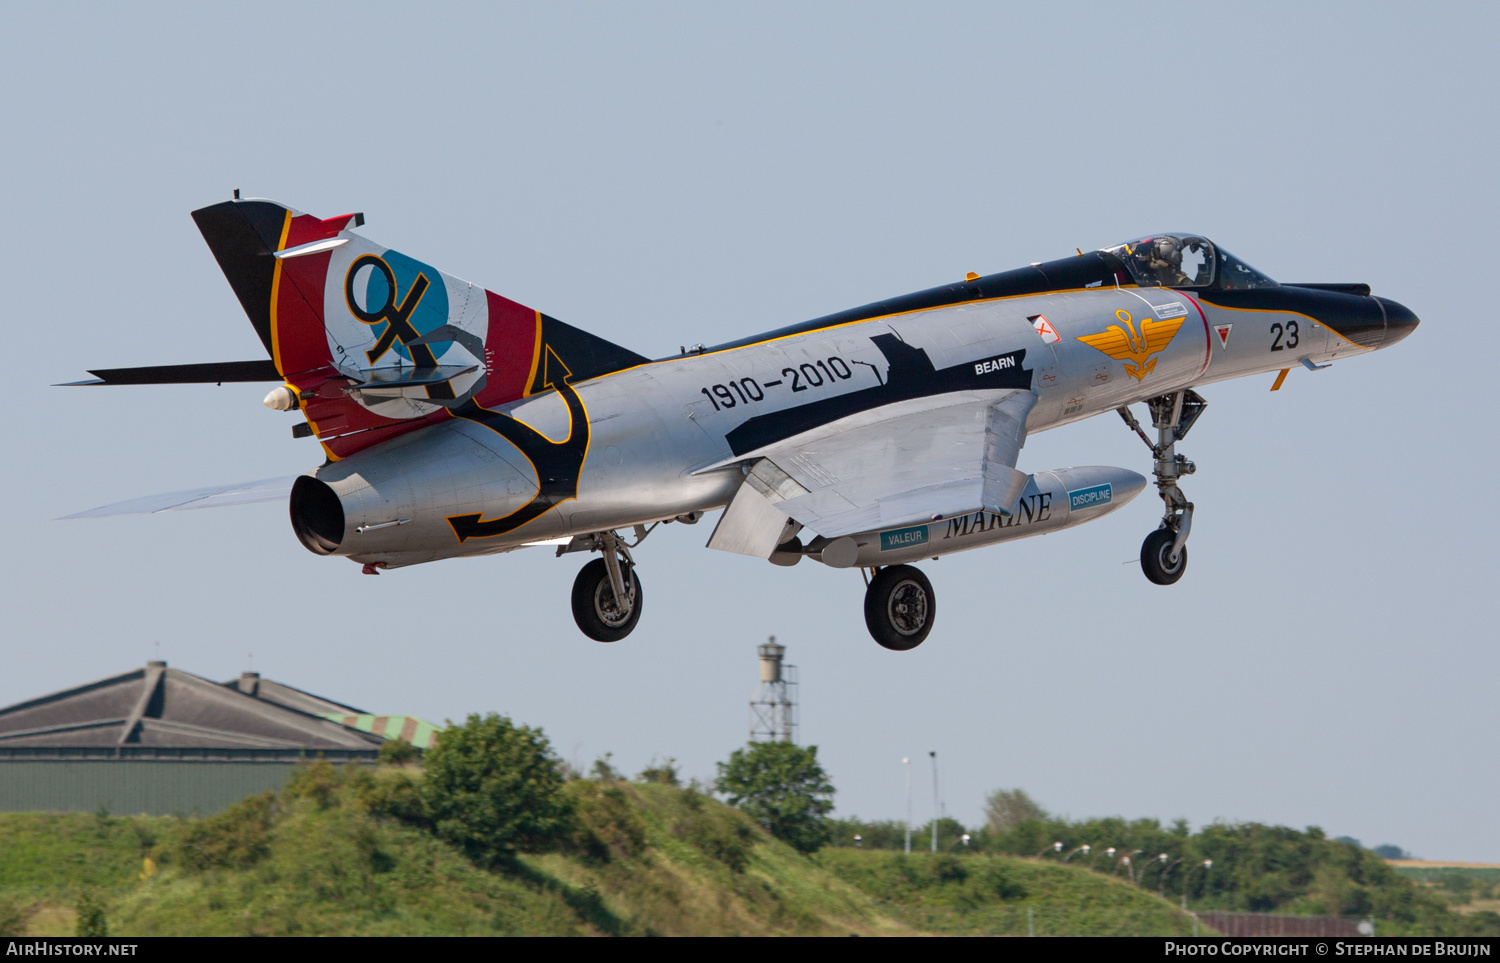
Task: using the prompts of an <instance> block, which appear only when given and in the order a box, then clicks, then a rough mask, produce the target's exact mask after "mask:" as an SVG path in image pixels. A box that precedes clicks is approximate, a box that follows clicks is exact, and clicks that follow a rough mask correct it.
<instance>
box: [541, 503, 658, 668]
mask: <svg viewBox="0 0 1500 963" xmlns="http://www.w3.org/2000/svg"><path fill="white" fill-rule="evenodd" d="M652 527H653V528H654V527H655V526H652ZM649 532H650V529H648V528H645V527H644V526H636V540H635V542H634V545H639V544H641V542H642V541H643V540H644V539H645V537H646V535H647V534H649ZM632 547H633V545H627V544H626V543H625V540H624V539H622V538H620V536H618V535H616V534H615V533H614V532H595V533H594V534H592V535H579V536H577V537H576V538H574V539H573V541H572V542H570V543H569V544H568V545H566V546H561V547H559V548H558V550H557V554H559V555H562V554H564V553H566V552H579V551H594V552H601V553H603V555H604V557H603V558H596V559H594V560H593V561H592V562H589V563H588V564H587V565H585V566H584V567H583V569H582V570H581V571H580V572H579V573H578V577H577V578H575V579H574V580H573V621H574V622H577V623H578V628H579V629H580V630H581V631H582V632H583V634H584V635H586V636H588V637H589V638H591V639H593V640H594V641H595V642H618V641H620V640H621V639H623V638H625V636H627V635H629V634H630V633H631V632H632V631H633V630H634V629H635V624H636V623H637V622H639V621H640V620H641V603H642V602H643V601H644V599H645V595H644V593H643V592H642V591H641V580H640V578H639V577H638V576H637V575H636V574H635V559H634V558H632V557H631V555H630V549H631V548H632Z"/></svg>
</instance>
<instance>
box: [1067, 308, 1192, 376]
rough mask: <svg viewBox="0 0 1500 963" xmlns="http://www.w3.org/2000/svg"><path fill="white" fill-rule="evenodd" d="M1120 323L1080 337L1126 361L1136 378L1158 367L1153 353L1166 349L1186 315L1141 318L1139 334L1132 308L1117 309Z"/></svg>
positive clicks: (1129, 373) (1117, 358)
mask: <svg viewBox="0 0 1500 963" xmlns="http://www.w3.org/2000/svg"><path fill="white" fill-rule="evenodd" d="M1115 317H1117V318H1119V319H1120V323H1119V324H1112V325H1110V326H1109V327H1108V328H1106V329H1105V330H1104V331H1101V332H1100V333H1098V334H1086V335H1084V336H1083V337H1081V338H1079V339H1078V340H1079V341H1082V342H1083V343H1084V344H1086V345H1088V346H1089V347H1091V348H1096V349H1098V350H1099V351H1102V352H1104V353H1105V354H1107V355H1109V356H1110V357H1111V358H1114V359H1115V360H1116V361H1123V362H1125V373H1126V374H1128V375H1130V377H1132V378H1134V379H1135V380H1137V381H1144V380H1145V378H1146V375H1148V374H1150V373H1151V372H1153V371H1155V370H1156V359H1155V358H1154V357H1152V355H1155V354H1159V353H1160V352H1162V351H1165V350H1166V347H1167V345H1169V344H1171V343H1172V339H1173V338H1174V337H1176V336H1177V329H1178V328H1180V327H1182V322H1184V321H1186V320H1187V318H1186V317H1185V316H1184V317H1181V318H1172V319H1171V320H1167V321H1157V320H1153V319H1151V318H1143V319H1141V330H1140V333H1139V334H1137V333H1136V330H1135V322H1134V321H1132V320H1131V318H1130V312H1129V311H1116V312H1115Z"/></svg>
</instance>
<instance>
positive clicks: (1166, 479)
mask: <svg viewBox="0 0 1500 963" xmlns="http://www.w3.org/2000/svg"><path fill="white" fill-rule="evenodd" d="M1146 406H1147V407H1148V408H1150V409H1151V426H1152V427H1153V428H1155V429H1156V437H1157V441H1156V444H1154V445H1153V444H1152V443H1151V439H1150V438H1148V437H1146V432H1145V431H1143V430H1142V429H1141V424H1140V422H1138V421H1136V420H1135V415H1132V414H1131V413H1130V409H1129V408H1128V407H1122V408H1118V409H1116V410H1117V411H1118V412H1119V414H1120V417H1121V418H1123V419H1125V424H1127V425H1129V426H1130V428H1131V430H1132V431H1134V432H1135V433H1136V434H1137V435H1139V436H1140V439H1141V441H1143V442H1145V443H1146V447H1148V448H1150V449H1151V457H1152V461H1153V464H1152V467H1151V473H1152V474H1153V475H1155V476H1156V490H1157V492H1158V493H1159V494H1160V495H1161V500H1162V503H1163V504H1164V505H1165V506H1166V511H1165V512H1164V513H1163V514H1162V519H1161V526H1160V527H1159V528H1157V530H1156V531H1154V532H1152V533H1151V534H1150V535H1147V536H1146V541H1145V542H1144V543H1142V545H1141V571H1142V572H1144V573H1145V574H1146V578H1148V579H1150V580H1151V581H1152V582H1154V583H1156V584H1157V585H1171V584H1172V583H1174V582H1176V581H1177V580H1178V579H1180V578H1182V573H1183V572H1185V571H1187V539H1188V533H1189V532H1190V531H1192V528H1193V503H1192V502H1190V501H1188V500H1187V496H1186V495H1184V494H1183V493H1182V489H1180V488H1178V487H1177V480H1178V479H1179V478H1181V477H1182V476H1183V475H1191V474H1192V473H1193V472H1195V471H1197V470H1198V466H1196V465H1194V464H1193V463H1192V462H1190V461H1188V460H1187V458H1186V457H1184V456H1182V455H1179V454H1177V451H1176V445H1177V442H1179V441H1181V440H1182V439H1184V438H1186V437H1187V433H1188V432H1189V431H1191V430H1192V427H1193V424H1194V423H1195V422H1197V420H1198V416H1199V415H1201V414H1203V409H1204V408H1206V407H1208V402H1207V401H1204V400H1203V398H1202V396H1200V395H1199V394H1198V393H1197V392H1196V391H1193V390H1192V389H1191V388H1184V389H1183V390H1182V391H1176V392H1173V393H1172V394H1169V395H1162V396H1161V397H1159V398H1151V399H1149V400H1147V402H1146Z"/></svg>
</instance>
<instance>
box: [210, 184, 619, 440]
mask: <svg viewBox="0 0 1500 963" xmlns="http://www.w3.org/2000/svg"><path fill="white" fill-rule="evenodd" d="M193 220H194V221H195V222H197V224H198V229H199V231H201V232H202V234H203V239H204V240H205V241H207V242H208V246H209V248H210V249H211V250H212V251H213V253H214V257H215V258H216V259H217V260H218V262H219V267H220V268H221V269H222V270H223V271H224V276H225V277H226V278H228V280H229V284H230V286H231V287H232V288H233V289H234V293H235V295H236V296H238V297H239V299H240V304H241V305H242V306H243V307H244V309H245V313H246V314H247V315H248V316H249V317H250V323H251V324H252V325H253V326H254V327H255V331H256V334H258V335H259V336H260V339H261V341H262V342H263V343H264V344H265V346H266V350H267V351H268V352H269V353H270V355H271V357H272V359H273V361H274V362H275V365H276V370H277V371H279V372H280V373H281V375H282V377H283V378H285V379H286V381H287V383H288V384H289V385H291V386H292V387H293V388H294V389H296V393H297V395H298V397H299V398H300V399H301V401H302V408H303V410H304V412H305V413H306V415H307V419H308V423H309V425H310V426H311V432H312V433H314V434H316V435H317V436H318V438H319V440H320V441H322V442H323V444H324V447H325V448H327V449H328V452H329V454H330V455H331V456H333V457H335V458H339V457H343V456H345V455H348V454H350V453H352V452H354V451H358V450H359V449H361V448H367V447H369V446H370V445H373V444H376V443H378V442H380V441H384V440H385V439H387V438H391V437H393V436H395V435H397V434H402V433H404V432H406V431H411V430H413V429H415V428H419V427H421V426H422V425H424V424H428V423H431V422H434V421H438V420H442V419H444V418H447V417H449V411H450V410H451V409H453V408H455V407H457V406H458V405H461V404H463V403H465V402H467V401H469V400H471V399H472V400H474V401H477V402H478V403H479V404H481V405H484V406H486V407H494V406H496V405H502V404H505V403H507V402H510V401H515V400H517V399H519V398H523V397H525V396H527V395H531V394H536V393H538V392H541V391H544V390H547V389H546V386H545V384H544V382H543V379H544V376H545V372H544V371H543V370H541V366H540V365H539V364H538V359H540V358H542V357H544V355H545V351H546V350H551V351H552V353H553V354H555V355H557V356H558V358H559V359H561V360H562V362H563V364H564V365H565V366H566V367H567V369H568V370H569V371H570V372H572V377H571V379H570V380H571V381H574V382H578V381H583V380H586V379H588V378H593V377H597V376H599V375H602V374H608V373H609V372H611V371H618V370H620V369H622V368H628V367H631V366H633V365H637V364H641V363H642V362H644V361H646V359H645V358H644V357H642V356H640V355H638V354H636V353H635V352H633V351H628V350H626V349H625V348H622V347H620V346H618V345H615V344H611V343H610V342H608V341H605V340H604V339H602V338H597V337H595V336H593V335H591V334H588V333H587V332H584V331H581V330H579V329H577V328H574V327H572V326H570V325H566V324H563V323H562V322H561V321H558V320H556V319H554V318H549V317H547V316H546V315H544V314H542V313H541V312H539V311H535V310H532V309H531V308H527V307H524V306H523V305H520V304H517V303H516V302H514V301H511V300H510V299H508V298H504V297H501V296H500V295H498V294H495V293H493V292H491V291H486V290H484V289H482V288H479V287H476V286H474V285H472V284H469V283H468V282H467V281H463V280H460V279H458V278H456V277H453V276H452V275H449V274H444V273H443V272H441V271H439V270H437V269H436V268H433V267H431V266H430V265H427V264H424V263H422V262H420V261H417V260H415V259H413V258H410V257H407V256H406V255H404V254H401V253H399V252H397V251H394V250H391V249H389V248H383V247H380V246H379V245H377V244H374V243H373V242H371V241H370V240H368V239H366V238H364V237H362V236H360V235H358V234H355V233H353V231H352V228H355V227H359V226H362V225H363V224H364V216H363V215H361V214H345V215H341V216H339V217H332V218H328V219H327V220H320V219H318V218H316V217H312V216H311V215H307V214H303V213H301V212H299V211H294V210H292V209H290V208H287V207H284V206H283V205H281V204H277V203H275V202H274V201H266V200H238V199H236V200H233V201H225V202H223V203H222V204H215V205H213V206H211V207H205V208H202V209H201V210H197V211H194V212H193Z"/></svg>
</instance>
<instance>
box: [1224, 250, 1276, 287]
mask: <svg viewBox="0 0 1500 963" xmlns="http://www.w3.org/2000/svg"><path fill="white" fill-rule="evenodd" d="M1277 287H1281V285H1279V284H1277V283H1276V282H1275V281H1272V280H1271V279H1270V278H1268V277H1266V276H1265V275H1264V274H1262V273H1260V272H1259V271H1257V270H1255V268H1253V267H1251V266H1250V265H1248V264H1246V263H1245V262H1244V261H1241V260H1240V259H1239V258H1237V257H1235V256H1234V255H1233V254H1230V253H1229V252H1228V251H1226V250H1224V249H1223V248H1222V247H1221V248H1219V288H1220V290H1223V291H1247V290H1249V289H1250V288H1277Z"/></svg>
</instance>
